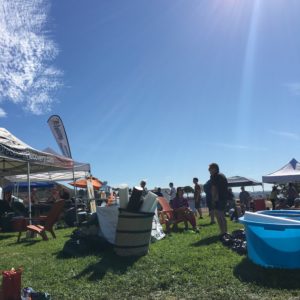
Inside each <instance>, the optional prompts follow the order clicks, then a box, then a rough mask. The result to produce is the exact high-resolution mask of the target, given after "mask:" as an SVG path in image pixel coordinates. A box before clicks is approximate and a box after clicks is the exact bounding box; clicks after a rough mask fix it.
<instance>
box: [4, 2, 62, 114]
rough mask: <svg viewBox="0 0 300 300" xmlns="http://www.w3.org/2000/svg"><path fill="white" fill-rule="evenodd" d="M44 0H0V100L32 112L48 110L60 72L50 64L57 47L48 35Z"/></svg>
mask: <svg viewBox="0 0 300 300" xmlns="http://www.w3.org/2000/svg"><path fill="white" fill-rule="evenodd" d="M48 10H49V6H48V4H47V2H46V0H13V1H11V0H1V1H0V70H1V72H0V100H9V101H12V102H14V103H16V104H20V105H23V106H24V108H25V109H27V110H29V111H31V112H32V113H34V114H42V113H45V112H47V111H49V110H50V107H51V104H52V103H53V101H54V99H53V92H54V91H55V90H56V89H57V88H58V87H60V86H61V85H62V83H61V76H62V72H61V71H59V70H57V69H56V68H54V67H53V66H51V64H50V63H51V61H53V59H54V58H55V57H56V56H57V54H58V49H57V47H56V45H55V44H54V42H53V41H52V40H51V39H49V38H48V36H47V33H46V29H45V25H46V22H47V12H48Z"/></svg>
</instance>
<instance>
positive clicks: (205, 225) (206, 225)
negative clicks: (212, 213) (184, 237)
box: [199, 223, 215, 228]
mask: <svg viewBox="0 0 300 300" xmlns="http://www.w3.org/2000/svg"><path fill="white" fill-rule="evenodd" d="M214 225H215V224H211V223H205V224H199V226H200V228H201V227H212V226H214Z"/></svg>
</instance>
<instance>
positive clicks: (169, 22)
mask: <svg viewBox="0 0 300 300" xmlns="http://www.w3.org/2000/svg"><path fill="white" fill-rule="evenodd" d="M299 14H300V2H299V1H297V0H288V1H287V0H272V1H262V0H244V1H238V0H224V1H220V0H218V1H217V0H197V1H194V0H189V1H186V0H180V1H179V0H168V1H166V0H153V1H146V0H126V1H124V0H119V1H113V0H112V1H104V0H103V1H102V0H88V1H86V0H85V1H83V0H76V1H71V2H70V1H61V0H55V1H54V0H53V1H46V0H39V1H34V0H26V1H25V0H22V1H21V0H19V1H9V0H1V1H0V32H1V35H0V66H1V67H0V126H1V127H5V128H6V129H8V130H9V131H11V132H12V133H13V134H14V135H16V136H17V137H19V138H20V139H22V140H23V141H25V142H26V143H28V144H30V145H31V146H32V147H34V148H37V149H40V150H41V149H44V148H46V147H47V146H50V147H52V148H54V149H55V150H57V151H59V150H58V148H57V146H56V143H55V140H54V138H53V137H52V135H51V132H50V129H49V128H48V125H47V119H48V117H49V116H50V115H51V114H58V115H60V116H61V118H62V120H63V122H64V125H65V127H66V131H67V134H68V138H69V142H70V146H71V151H72V154H73V158H74V159H75V160H78V161H83V162H90V163H91V166H92V173H93V174H94V175H95V176H97V177H99V178H100V179H102V180H107V181H108V182H109V184H111V185H114V186H116V185H118V184H120V183H128V184H129V185H130V186H133V185H136V184H138V183H139V181H140V179H146V180H147V181H148V186H149V188H153V187H155V186H162V187H165V186H167V185H168V183H169V182H170V181H173V182H174V184H175V186H179V185H192V178H193V177H199V180H200V182H201V183H203V182H205V181H206V180H207V179H208V177H209V173H208V171H207V169H208V164H209V163H211V162H217V163H218V164H219V165H220V169H221V171H222V172H223V173H224V174H225V175H226V176H234V175H241V176H248V177H252V178H254V179H257V180H261V176H262V175H266V174H268V173H271V172H273V171H275V170H277V169H279V168H280V167H281V166H282V165H284V164H285V163H287V162H288V161H289V160H290V159H292V158H293V157H294V158H296V159H298V160H300V151H299V150H300V132H299V128H300V118H299V117H298V110H299V107H300V106H299V102H300V68H299V64H300V35H299V28H300V15H299Z"/></svg>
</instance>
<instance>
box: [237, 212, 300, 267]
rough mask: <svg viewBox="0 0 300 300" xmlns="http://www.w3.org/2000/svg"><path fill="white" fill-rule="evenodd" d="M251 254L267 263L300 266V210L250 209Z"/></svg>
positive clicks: (247, 218)
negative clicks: (255, 211)
mask: <svg viewBox="0 0 300 300" xmlns="http://www.w3.org/2000/svg"><path fill="white" fill-rule="evenodd" d="M239 221H240V223H242V224H244V226H245V232H246V238H247V250H248V257H249V258H250V259H251V260H252V261H253V262H254V263H256V264H258V265H261V266H264V267H272V268H283V269H300V210H273V211H268V210H267V211H260V212H258V213H250V212H246V213H245V215H244V216H243V217H241V218H239Z"/></svg>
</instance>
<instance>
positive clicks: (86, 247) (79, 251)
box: [55, 236, 113, 259]
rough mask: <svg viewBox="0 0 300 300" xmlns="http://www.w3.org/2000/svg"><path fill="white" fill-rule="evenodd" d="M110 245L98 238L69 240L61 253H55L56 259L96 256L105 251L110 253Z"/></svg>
mask: <svg viewBox="0 0 300 300" xmlns="http://www.w3.org/2000/svg"><path fill="white" fill-rule="evenodd" d="M112 247H113V246H112V244H110V243H109V242H107V241H106V240H105V239H103V238H100V237H98V236H95V237H91V236H90V237H89V238H87V239H78V240H76V239H70V240H68V241H66V242H65V244H64V247H63V249H62V250H61V251H59V252H57V253H55V254H56V256H57V258H58V259H68V258H74V257H85V256H88V255H96V256H98V255H99V253H100V254H101V253H102V252H105V251H112Z"/></svg>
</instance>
